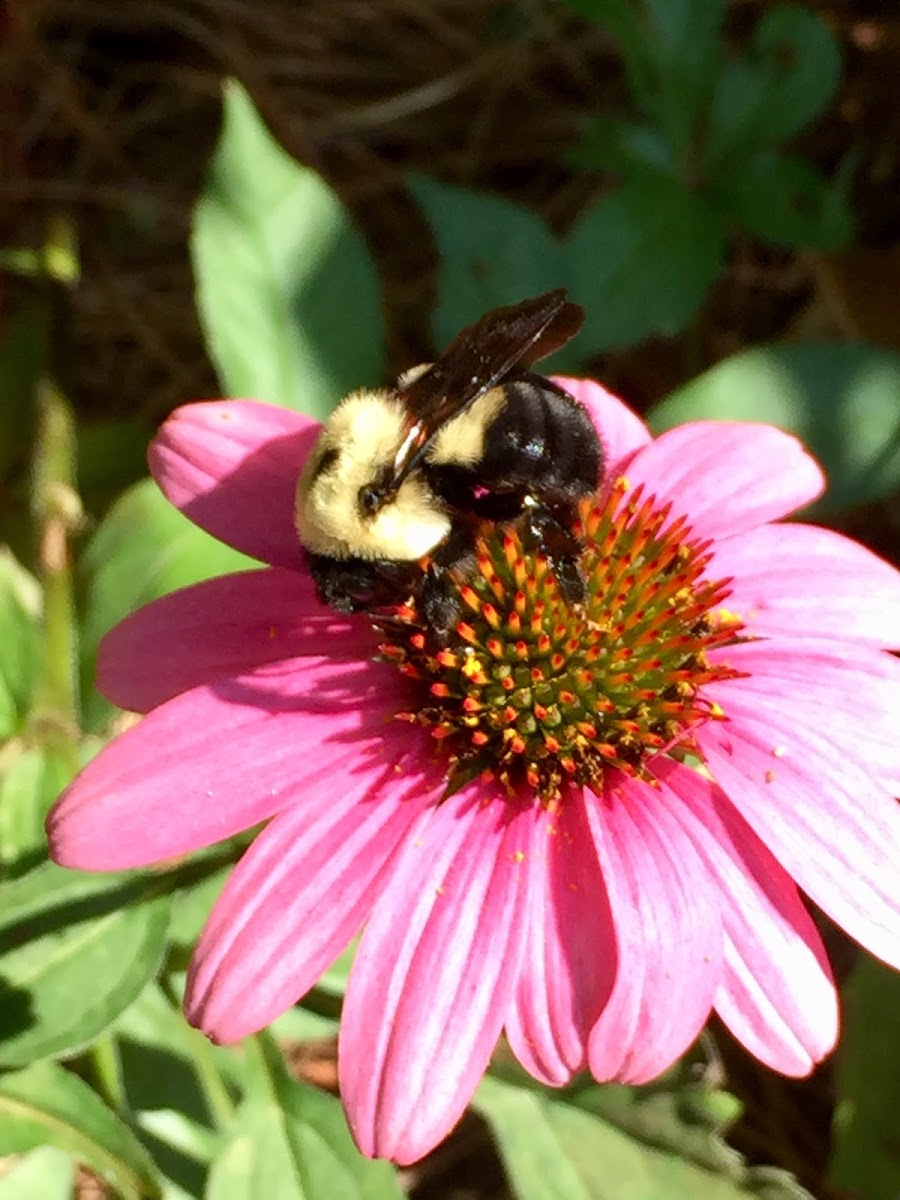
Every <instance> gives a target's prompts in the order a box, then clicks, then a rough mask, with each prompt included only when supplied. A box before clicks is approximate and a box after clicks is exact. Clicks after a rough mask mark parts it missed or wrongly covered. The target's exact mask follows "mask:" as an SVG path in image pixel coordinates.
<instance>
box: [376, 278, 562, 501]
mask: <svg viewBox="0 0 900 1200" xmlns="http://www.w3.org/2000/svg"><path fill="white" fill-rule="evenodd" d="M583 321H584V310H583V309H582V308H581V307H580V305H578V304H573V303H572V302H571V301H569V300H567V299H566V293H565V289H564V288H557V289H556V290H555V291H552V292H546V293H545V294H544V295H543V296H535V297H534V298H533V299H531V300H523V301H522V302H521V304H508V305H505V306H504V307H502V308H494V309H491V311H490V312H488V313H485V314H484V316H483V317H480V318H479V319H478V320H477V321H475V322H474V324H472V325H468V326H466V328H465V329H463V330H462V331H461V332H460V333H458V334H457V335H456V337H455V338H454V339H453V341H452V342H451V343H450V345H449V346H448V347H447V349H446V350H445V351H444V352H443V354H442V355H441V356H440V358H438V359H437V361H436V362H434V363H432V365H431V366H430V367H429V368H428V370H427V371H424V372H423V373H422V374H421V375H419V376H418V378H416V379H413V380H412V381H411V382H410V383H409V384H408V385H406V386H405V387H401V388H400V391H399V395H400V397H401V399H402V400H403V403H404V405H405V407H406V409H407V411H408V413H409V419H410V429H409V434H408V436H407V437H406V439H405V441H404V443H403V446H402V447H401V449H400V452H399V453H398V455H397V458H396V460H395V462H394V466H393V471H392V477H393V480H394V482H395V483H396V484H397V485H399V483H400V481H401V480H402V478H403V476H405V475H406V474H407V472H408V471H409V470H410V469H411V468H412V467H413V466H414V465H415V464H416V462H417V461H418V459H419V457H420V455H421V453H422V452H423V450H424V448H425V446H426V445H427V443H428V442H429V441H430V440H431V438H433V437H434V435H435V434H436V433H437V431H438V430H439V429H440V428H441V426H442V425H445V424H446V422H447V421H449V420H450V419H451V418H452V417H455V416H458V415H459V413H461V412H462V411H463V410H464V409H466V408H468V407H469V405H470V404H474V402H475V401H476V400H477V399H478V398H479V396H483V395H484V394H485V392H488V391H490V389H491V388H492V387H494V385H495V384H497V383H499V381H500V380H501V379H503V377H504V376H505V375H508V374H509V372H510V371H512V370H514V369H515V368H516V367H520V366H522V367H528V366H531V364H532V363H535V362H538V361H539V360H540V359H542V358H546V356H547V355H548V354H552V353H553V351H554V350H558V349H559V347H560V346H563V345H565V343H566V342H568V341H569V340H570V339H571V338H573V337H574V336H575V334H576V333H577V332H578V330H579V329H580V328H581V325H582V322H583Z"/></svg>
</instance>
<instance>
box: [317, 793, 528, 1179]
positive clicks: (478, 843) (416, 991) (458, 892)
mask: <svg viewBox="0 0 900 1200" xmlns="http://www.w3.org/2000/svg"><path fill="white" fill-rule="evenodd" d="M536 828H537V824H536V822H535V820H534V812H533V810H532V808H531V807H530V805H525V804H523V805H516V804H511V803H510V801H509V800H508V799H507V798H506V797H505V796H502V797H500V796H496V795H492V794H491V791H490V790H487V789H486V788H485V787H484V786H482V785H480V784H479V785H472V786H470V787H468V788H465V789H464V790H463V791H461V792H459V793H457V794H456V795H454V796H451V797H450V798H449V799H447V800H446V801H445V802H444V803H443V804H441V805H440V806H439V807H438V808H436V809H433V810H431V811H430V812H429V813H427V814H426V816H425V819H424V820H423V821H422V822H421V823H420V825H419V828H418V831H417V833H416V834H415V835H414V836H413V837H412V838H410V840H409V841H408V842H407V845H406V847H405V849H404V851H403V853H402V854H401V855H400V858H399V860H398V862H397V864H396V868H395V871H394V873H393V874H392V876H391V878H390V880H389V882H388V884H387V886H386V888H385V890H384V892H383V894H382V896H381V898H380V899H379V900H378V902H377V903H376V905H375V908H374V910H373V912H372V916H371V917H370V919H369V923H368V925H367V926H366V930H365V933H364V934H363V938H362V942H361V944H360V948H359V952H358V953H357V956H356V961H355V963H354V965H353V970H352V973H351V976H350V984H349V987H348V989H347V995H346V999H345V1001H344V1012H343V1019H342V1023H341V1034H340V1047H339V1067H340V1082H341V1094H342V1096H343V1099H344V1106H345V1108H346V1110H347V1116H348V1120H349V1122H350V1128H351V1130H352V1132H353V1136H354V1138H355V1140H356V1143H357V1145H358V1146H359V1147H360V1149H361V1150H362V1152H363V1153H364V1154H368V1155H370V1156H372V1157H380V1158H391V1159H394V1160H395V1161H396V1162H400V1163H410V1162H413V1161H415V1160H416V1159H418V1158H421V1157H422V1155H423V1154H426V1153H427V1152H428V1151H429V1150H430V1149H432V1147H433V1146H435V1145H436V1144H437V1143H438V1142H439V1141H440V1140H441V1139H442V1138H443V1137H444V1135H445V1134H446V1133H447V1132H448V1131H449V1130H450V1128H451V1127H452V1126H453V1125H454V1124H455V1122H456V1121H457V1120H458V1119H459V1117H460V1116H461V1115H462V1112H463V1110H464V1109H465V1107H466V1105H467V1103H468V1102H469V1099H470V1098H471V1096H472V1093H473V1092H474V1090H475V1087H476V1085H477V1083H478V1080H479V1079H480V1077H481V1075H482V1073H483V1072H484V1069H485V1067H486V1066H487V1063H488V1059H489V1058H490V1055H491V1051H492V1050H493V1048H494V1045H495V1043H496V1041H497V1038H498V1036H499V1034H500V1030H501V1028H502V1026H503V1022H504V1019H505V1017H506V1014H507V1011H508V1008H509V1004H510V1001H511V999H512V995H513V992H514V989H515V985H516V979H517V976H518V973H519V966H520V963H521V960H522V953H523V950H524V944H525V935H526V928H527V914H528V901H529V895H530V886H531V876H532V874H533V871H534V869H535V867H534V864H533V860H534V859H535V858H536V850H535V845H534V841H535V831H536Z"/></svg>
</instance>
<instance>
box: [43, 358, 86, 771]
mask: <svg viewBox="0 0 900 1200" xmlns="http://www.w3.org/2000/svg"><path fill="white" fill-rule="evenodd" d="M37 403H38V436H37V445H36V448H35V457H34V468H33V478H32V498H31V507H32V513H33V516H34V521H35V524H36V527H37V532H38V574H39V576H40V580H41V583H42V585H43V589H44V619H43V644H42V647H41V665H40V668H39V673H38V682H37V686H36V688H35V694H34V704H33V710H32V714H31V727H32V732H33V733H34V734H35V735H36V737H37V739H38V740H39V741H40V742H42V743H43V744H45V745H47V746H50V747H52V748H53V749H54V750H55V751H56V752H57V753H58V754H59V755H60V757H62V758H63V759H64V760H65V762H66V765H67V766H68V767H70V768H71V772H72V774H74V773H75V771H77V769H78V765H79V764H78V740H79V719H78V718H79V712H78V693H77V688H76V677H77V673H76V664H77V658H78V634H77V627H76V621H75V604H74V598H73V583H72V563H71V555H70V553H69V539H70V537H71V535H72V533H73V532H74V531H75V530H76V529H77V528H78V527H79V525H80V524H81V501H80V500H79V497H78V492H77V491H76V488H75V426H74V420H73V418H72V412H71V409H70V408H69V405H68V403H67V401H66V399H65V397H64V396H62V395H61V394H60V392H59V391H58V390H57V388H56V387H55V386H54V385H53V384H52V383H51V382H50V380H48V379H46V378H44V379H42V380H41V381H40V383H39V385H38V397H37Z"/></svg>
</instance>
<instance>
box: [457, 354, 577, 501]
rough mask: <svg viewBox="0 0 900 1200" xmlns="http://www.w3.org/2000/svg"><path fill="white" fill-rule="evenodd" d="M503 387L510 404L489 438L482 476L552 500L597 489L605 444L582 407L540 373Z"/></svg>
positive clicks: (494, 482) (502, 484)
mask: <svg viewBox="0 0 900 1200" xmlns="http://www.w3.org/2000/svg"><path fill="white" fill-rule="evenodd" d="M504 390H505V392H506V402H505V404H504V406H503V409H502V411H501V412H500V413H499V414H498V415H497V417H496V418H495V420H494V421H493V423H492V425H491V427H490V430H489V431H488V436H487V437H486V438H485V449H484V457H483V458H482V461H481V463H480V464H479V469H480V472H481V476H482V479H483V480H484V481H485V482H487V481H490V483H491V485H496V486H498V487H502V488H504V489H522V490H523V491H527V492H529V493H530V494H532V495H536V496H539V497H541V498H542V499H543V500H546V501H549V502H550V503H553V502H561V501H569V502H571V501H573V500H576V499H578V498H579V497H581V496H584V495H587V494H589V493H590V492H593V491H596V489H597V485H598V481H599V477H600V445H599V442H598V440H597V433H596V431H595V429H594V426H593V423H592V421H591V419H590V417H589V416H588V414H587V412H586V411H585V410H584V409H583V408H582V407H581V405H580V404H578V403H577V401H576V400H574V399H573V398H572V397H571V396H570V395H569V394H568V393H567V392H564V391H562V389H558V388H557V387H556V386H555V385H554V384H552V383H551V382H550V381H549V380H547V379H543V378H542V377H541V376H539V375H525V376H521V377H520V378H518V379H514V380H511V381H509V382H508V383H507V384H506V385H505V388H504Z"/></svg>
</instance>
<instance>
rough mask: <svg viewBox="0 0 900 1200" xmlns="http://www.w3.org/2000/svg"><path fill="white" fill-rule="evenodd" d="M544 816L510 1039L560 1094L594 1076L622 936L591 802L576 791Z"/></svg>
mask: <svg viewBox="0 0 900 1200" xmlns="http://www.w3.org/2000/svg"><path fill="white" fill-rule="evenodd" d="M591 802H592V801H591ZM536 816H537V818H538V826H539V828H538V842H537V845H538V847H539V851H538V852H539V853H540V855H541V863H540V868H541V869H540V870H539V871H537V872H536V873H535V882H534V893H533V895H532V898H531V902H530V905H529V907H530V910H531V921H530V924H529V930H528V945H527V949H526V953H525V959H524V961H523V963H522V974H521V977H520V979H519V987H518V992H517V995H516V1000H515V1003H514V1004H513V1007H512V1009H511V1011H510V1015H509V1016H508V1017H507V1021H506V1033H507V1036H508V1038H509V1042H510V1045H511V1046H512V1049H513V1051H514V1053H515V1055H516V1057H517V1058H518V1059H519V1061H520V1062H521V1063H522V1065H523V1066H524V1067H525V1069H526V1070H527V1071H528V1072H529V1073H530V1074H531V1075H533V1076H534V1077H535V1078H536V1079H540V1080H541V1081H542V1082H543V1083H547V1084H550V1085H551V1086H560V1085H562V1084H564V1083H567V1082H568V1081H569V1080H570V1079H571V1078H572V1076H573V1075H574V1074H576V1073H577V1072H579V1071H583V1070H585V1069H586V1066H587V1040H588V1035H589V1034H590V1031H591V1028H592V1027H593V1025H594V1024H595V1023H596V1021H597V1020H598V1018H599V1016H600V1014H601V1012H602V1011H603V1007H604V1005H605V1004H606V1001H607V999H608V998H609V995H610V992H611V991H612V986H613V982H614V979H615V974H616V963H617V955H616V935H615V930H614V928H613V924H612V916H611V914H610V911H609V905H608V904H607V902H606V892H605V889H604V886H603V877H602V875H601V874H600V865H599V863H598V862H597V856H596V854H595V853H594V850H593V842H592V839H591V834H590V829H589V828H588V826H587V817H586V814H585V800H584V797H583V795H582V794H581V793H580V792H578V793H577V794H576V792H575V790H574V789H573V790H572V792H571V793H570V794H569V796H568V797H567V798H566V800H565V802H564V803H563V804H562V806H561V807H560V808H558V809H557V810H555V811H544V810H540V811H538V812H537V813H536Z"/></svg>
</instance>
